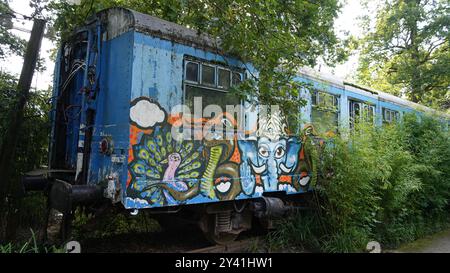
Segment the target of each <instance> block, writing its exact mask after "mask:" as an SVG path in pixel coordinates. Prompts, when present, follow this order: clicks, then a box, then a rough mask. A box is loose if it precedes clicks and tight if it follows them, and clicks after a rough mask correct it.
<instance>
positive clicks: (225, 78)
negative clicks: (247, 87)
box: [218, 68, 231, 89]
mask: <svg viewBox="0 0 450 273" xmlns="http://www.w3.org/2000/svg"><path fill="white" fill-rule="evenodd" d="M218 70H219V84H218V86H219V87H220V88H224V89H228V88H230V83H231V72H230V70H228V69H222V68H219V69H218Z"/></svg>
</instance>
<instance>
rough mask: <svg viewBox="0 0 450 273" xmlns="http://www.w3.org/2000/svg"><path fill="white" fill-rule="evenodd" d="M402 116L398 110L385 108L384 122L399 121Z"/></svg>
mask: <svg viewBox="0 0 450 273" xmlns="http://www.w3.org/2000/svg"><path fill="white" fill-rule="evenodd" d="M399 118H400V114H399V112H398V111H394V110H391V109H388V108H383V123H392V122H397V121H398V120H399Z"/></svg>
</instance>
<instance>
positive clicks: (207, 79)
mask: <svg viewBox="0 0 450 273" xmlns="http://www.w3.org/2000/svg"><path fill="white" fill-rule="evenodd" d="M202 84H205V85H210V86H216V68H215V67H214V66H210V65H205V64H204V65H202Z"/></svg>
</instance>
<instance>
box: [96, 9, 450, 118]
mask: <svg viewBox="0 0 450 273" xmlns="http://www.w3.org/2000/svg"><path fill="white" fill-rule="evenodd" d="M97 17H99V18H100V19H101V20H102V22H103V23H105V25H106V28H107V29H106V39H107V40H110V39H113V38H115V37H117V36H119V35H121V34H122V33H125V32H128V31H130V30H135V31H137V32H141V33H144V34H149V35H152V36H155V37H159V38H162V39H165V40H170V41H173V42H176V43H180V44H185V45H188V46H192V47H196V48H200V49H206V50H209V51H212V52H220V53H224V52H223V51H222V50H221V48H220V39H218V38H212V37H210V36H209V35H207V34H204V33H200V32H199V31H197V30H194V29H191V28H187V27H185V26H181V25H178V24H175V23H172V22H169V21H166V20H163V19H160V18H158V17H155V16H151V15H148V14H144V13H140V12H137V11H134V10H131V9H127V8H121V7H114V8H108V9H105V10H102V11H100V12H98V13H97ZM299 73H300V74H301V75H304V76H306V77H307V78H311V79H315V80H318V81H321V82H326V83H329V84H331V85H334V86H336V87H338V88H342V89H345V90H351V91H353V92H357V93H360V94H362V95H365V96H369V97H373V96H376V97H378V99H380V100H384V101H388V102H392V103H395V104H398V105H400V106H404V107H409V108H412V109H415V110H418V111H421V112H428V113H432V114H437V115H439V116H443V117H446V118H448V119H450V115H449V114H445V113H443V112H440V111H437V110H435V109H432V108H429V107H426V106H423V105H421V104H418V103H414V102H411V101H408V100H406V99H403V98H399V97H396V96H394V95H391V94H388V93H385V92H381V91H378V90H374V89H371V88H369V87H365V86H361V85H358V84H355V83H352V82H348V81H345V80H343V79H341V78H339V77H336V76H335V75H330V74H327V73H322V72H318V71H315V70H313V69H311V68H307V67H302V68H301V69H299Z"/></svg>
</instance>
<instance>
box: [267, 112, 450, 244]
mask: <svg viewBox="0 0 450 273" xmlns="http://www.w3.org/2000/svg"><path fill="white" fill-rule="evenodd" d="M342 135H343V136H344V137H343V136H338V137H333V138H331V139H327V141H326V143H327V144H326V145H325V147H324V149H323V152H322V154H321V160H320V162H319V161H318V162H316V164H318V174H317V175H318V182H317V183H318V184H317V186H316V194H317V195H318V196H319V199H320V201H319V202H318V203H319V205H318V209H319V212H320V213H318V215H317V217H315V218H316V220H314V223H311V220H310V219H313V218H311V216H307V217H309V218H310V219H308V220H305V216H304V215H303V216H294V217H293V219H292V220H291V221H293V222H292V224H286V223H288V221H287V220H283V223H281V225H280V226H279V228H280V229H279V230H277V231H276V232H275V233H273V234H271V235H270V236H271V237H275V238H277V242H278V243H281V244H284V245H289V244H294V245H301V246H305V245H314V246H318V249H320V250H321V251H327V252H358V251H362V250H364V249H365V247H366V245H367V243H368V242H369V241H372V240H376V241H378V242H380V243H381V245H382V247H384V248H386V247H396V246H398V245H399V244H401V243H404V242H409V241H413V240H415V239H417V238H420V237H423V236H425V235H427V234H429V233H432V232H436V231H439V230H441V229H443V228H445V227H447V226H448V223H449V213H448V207H449V201H450V137H449V132H448V131H446V130H444V128H443V127H442V125H441V123H440V122H439V121H437V119H436V118H433V117H425V116H423V117H421V118H418V117H417V116H416V115H414V114H407V115H405V118H404V119H403V121H402V122H400V123H398V124H395V125H383V126H382V127H373V126H369V125H367V124H359V125H358V128H357V129H355V130H353V131H352V132H349V133H347V134H342ZM298 221H303V223H298ZM305 225H307V226H309V229H306V231H308V230H310V229H311V227H310V225H320V226H323V227H324V228H322V229H314V230H313V232H308V233H307V234H305V229H303V230H301V231H300V228H293V226H295V227H302V226H305ZM269 241H270V239H269Z"/></svg>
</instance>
